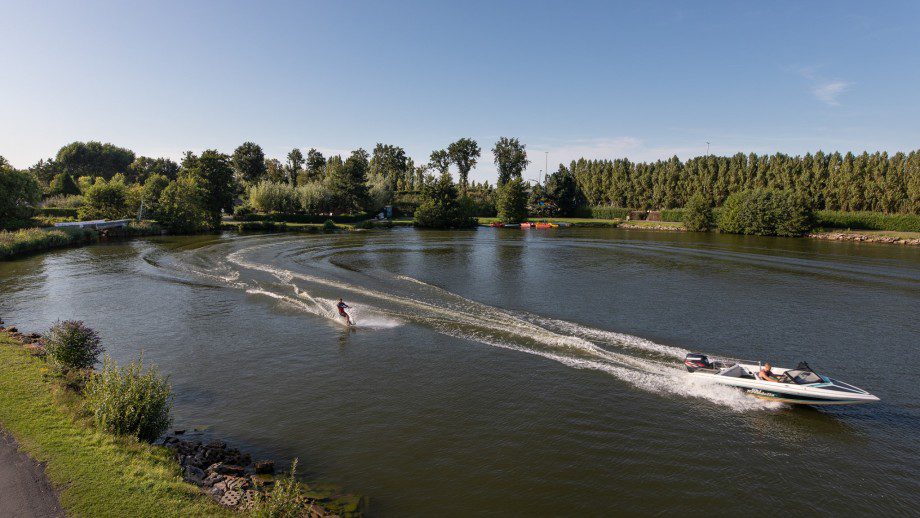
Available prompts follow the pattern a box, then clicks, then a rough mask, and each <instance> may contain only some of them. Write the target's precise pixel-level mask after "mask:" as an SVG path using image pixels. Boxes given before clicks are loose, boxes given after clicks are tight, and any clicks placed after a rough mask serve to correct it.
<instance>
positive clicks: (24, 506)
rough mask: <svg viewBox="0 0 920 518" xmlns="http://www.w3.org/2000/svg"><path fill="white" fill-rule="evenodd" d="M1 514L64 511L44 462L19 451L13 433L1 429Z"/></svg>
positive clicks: (21, 516)
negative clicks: (48, 476)
mask: <svg viewBox="0 0 920 518" xmlns="http://www.w3.org/2000/svg"><path fill="white" fill-rule="evenodd" d="M0 516H3V517H10V518H26V517H28V518H31V517H33V516H34V517H63V516H64V511H63V510H62V509H61V505H60V504H59V503H58V499H57V495H56V494H55V493H54V489H52V488H51V484H50V483H49V482H48V479H46V478H45V469H44V466H42V465H41V464H39V463H38V462H35V461H34V460H32V459H31V458H30V457H29V456H28V455H26V454H25V453H23V452H21V451H19V445H18V444H17V443H16V440H15V439H13V437H12V436H10V435H9V434H7V433H6V432H4V431H3V430H0Z"/></svg>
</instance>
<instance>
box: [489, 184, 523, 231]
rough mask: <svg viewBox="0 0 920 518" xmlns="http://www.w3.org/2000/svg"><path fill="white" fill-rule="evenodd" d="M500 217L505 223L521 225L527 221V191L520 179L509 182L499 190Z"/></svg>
mask: <svg viewBox="0 0 920 518" xmlns="http://www.w3.org/2000/svg"><path fill="white" fill-rule="evenodd" d="M496 207H497V208H498V217H499V219H501V220H502V222H504V223H520V222H521V221H524V220H526V219H527V191H526V189H525V187H524V181H523V180H521V179H520V178H513V179H511V180H508V182H507V183H505V185H503V186H501V187H499V189H498V200H497V203H496Z"/></svg>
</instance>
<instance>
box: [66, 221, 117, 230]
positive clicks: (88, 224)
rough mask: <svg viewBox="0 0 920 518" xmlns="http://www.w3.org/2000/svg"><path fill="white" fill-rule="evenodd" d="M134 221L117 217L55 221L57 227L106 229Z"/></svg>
mask: <svg viewBox="0 0 920 518" xmlns="http://www.w3.org/2000/svg"><path fill="white" fill-rule="evenodd" d="M132 221H134V220H133V219H116V220H113V221H106V220H104V219H95V220H92V221H66V222H63V223H55V224H54V226H55V227H77V228H90V229H94V230H104V229H107V228H121V227H127V226H128V223H131V222H132Z"/></svg>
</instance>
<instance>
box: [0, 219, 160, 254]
mask: <svg viewBox="0 0 920 518" xmlns="http://www.w3.org/2000/svg"><path fill="white" fill-rule="evenodd" d="M160 233H162V229H161V228H160V227H159V226H158V225H156V224H155V223H152V222H149V221H141V222H139V223H137V222H132V223H131V224H129V225H128V226H127V227H126V228H124V229H121V230H119V234H118V237H136V236H149V235H159V234H160ZM99 238H100V233H99V232H97V231H95V230H84V229H78V228H66V227H65V228H25V229H21V230H14V231H6V230H0V260H4V259H9V258H12V257H15V256H20V255H26V254H32V253H36V252H44V251H47V250H51V249H54V248H63V247H67V246H76V245H84V244H88V243H95V242H96V241H98V240H99Z"/></svg>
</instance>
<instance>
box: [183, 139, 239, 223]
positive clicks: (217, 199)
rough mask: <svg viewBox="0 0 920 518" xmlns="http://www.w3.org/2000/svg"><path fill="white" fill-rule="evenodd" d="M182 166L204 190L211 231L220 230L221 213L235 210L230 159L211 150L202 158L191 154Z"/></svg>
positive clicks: (234, 192)
mask: <svg viewBox="0 0 920 518" xmlns="http://www.w3.org/2000/svg"><path fill="white" fill-rule="evenodd" d="M182 165H183V168H184V170H185V172H186V174H188V175H190V176H192V177H194V178H196V179H197V180H198V183H199V185H200V186H201V188H202V189H203V190H204V209H205V211H206V212H207V224H208V226H209V227H210V228H211V229H216V228H220V217H221V211H222V210H226V211H227V212H229V211H231V210H233V199H234V198H235V195H236V185H235V184H234V182H233V168H232V167H231V166H230V157H228V156H227V155H225V154H223V153H220V152H218V151H215V150H213V149H209V150H207V151H205V152H204V153H202V154H201V156H200V157H196V156H195V155H192V154H191V153H190V154H189V155H188V156H187V160H186V161H184V162H183V164H182Z"/></svg>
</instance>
